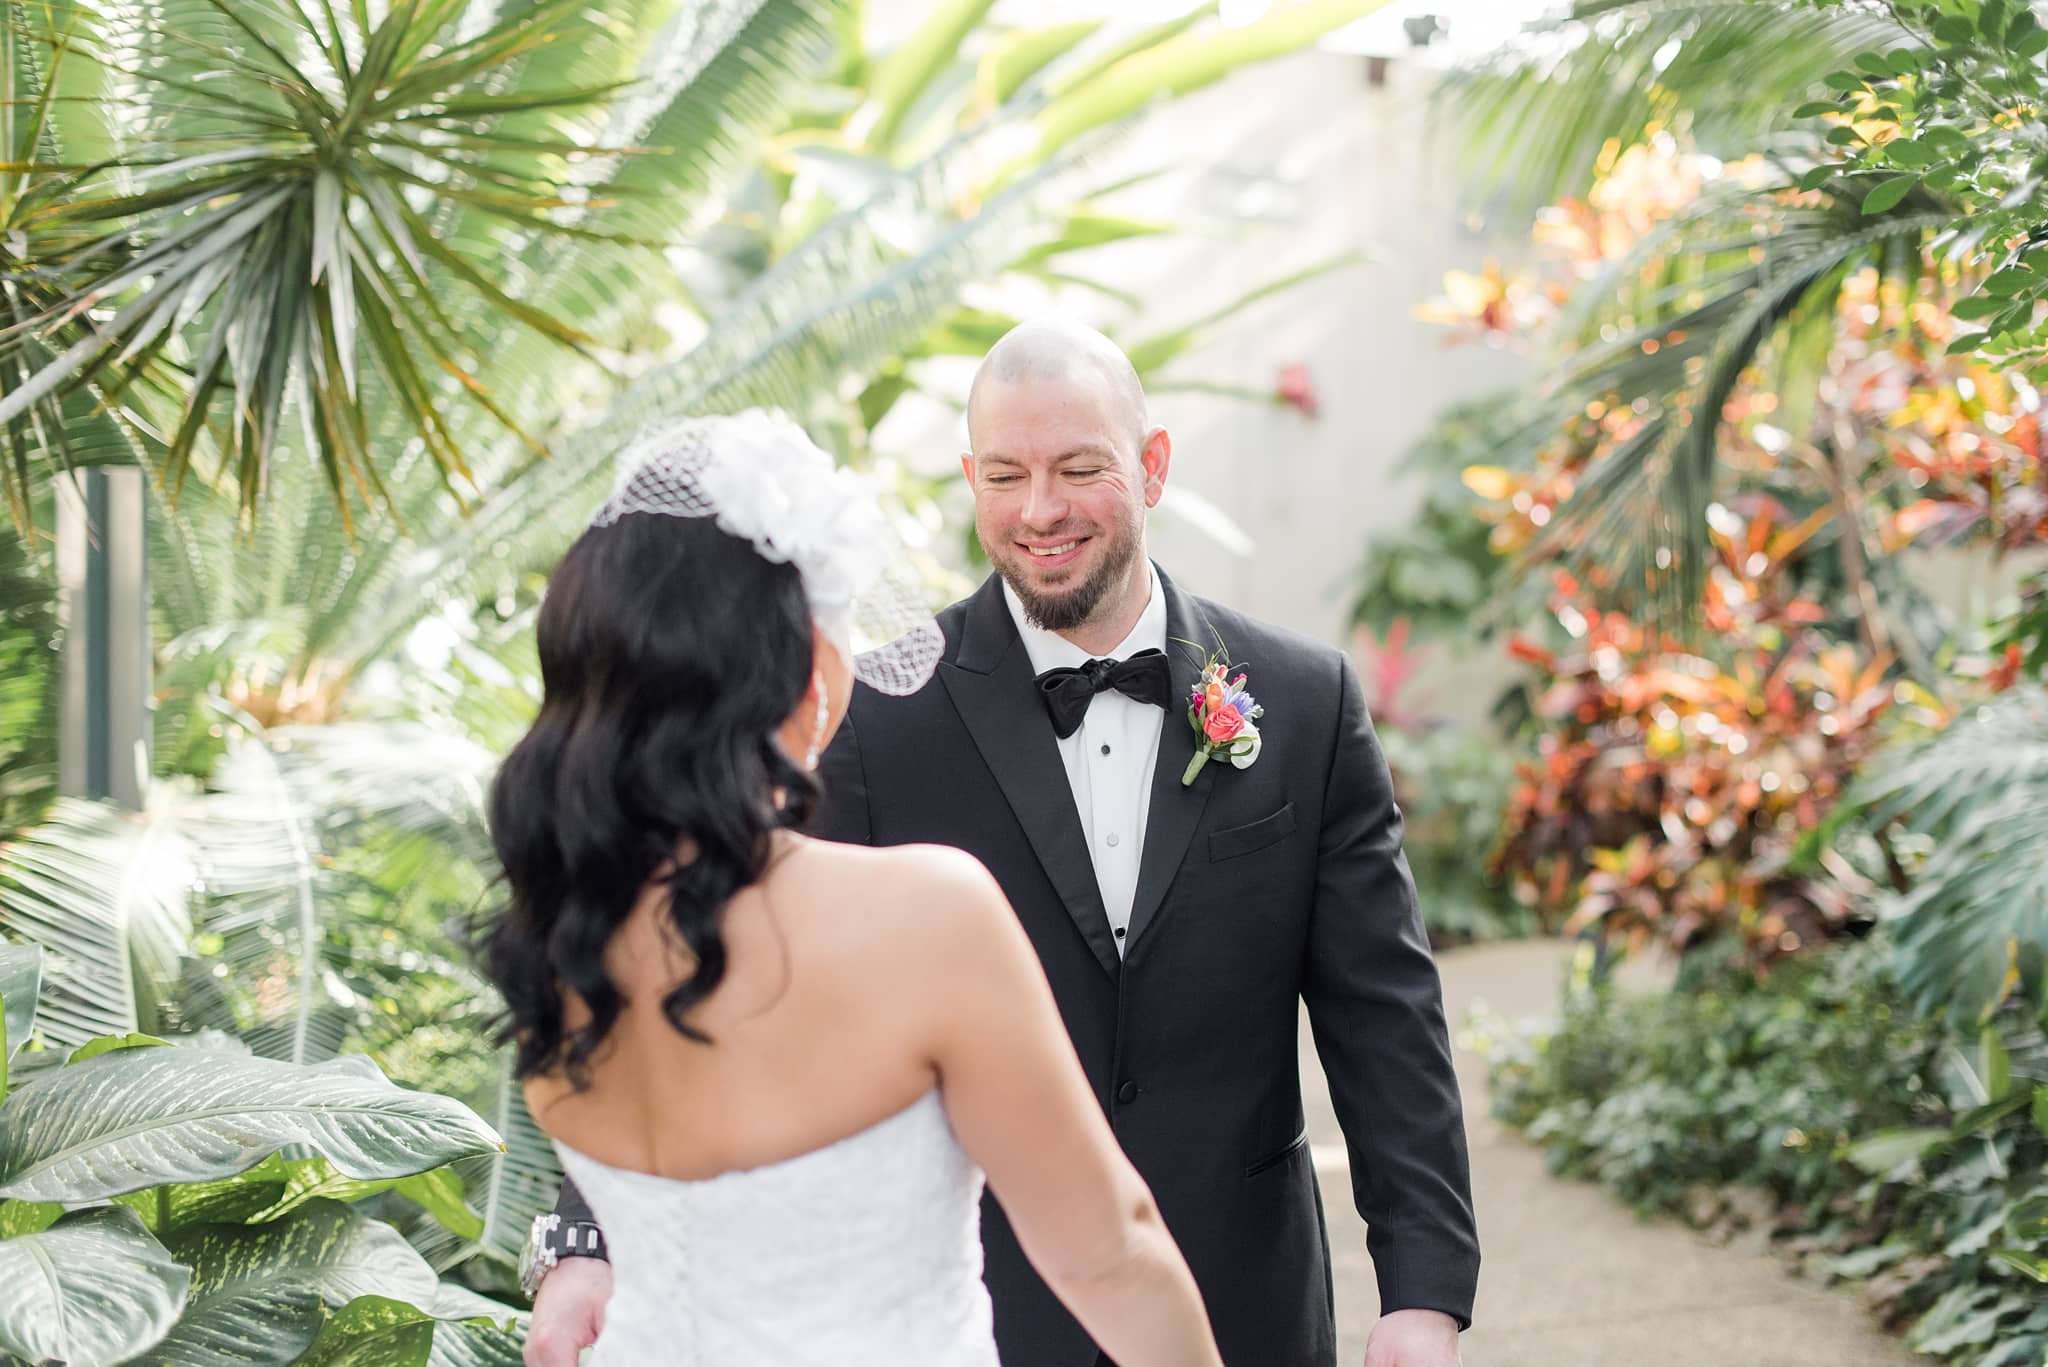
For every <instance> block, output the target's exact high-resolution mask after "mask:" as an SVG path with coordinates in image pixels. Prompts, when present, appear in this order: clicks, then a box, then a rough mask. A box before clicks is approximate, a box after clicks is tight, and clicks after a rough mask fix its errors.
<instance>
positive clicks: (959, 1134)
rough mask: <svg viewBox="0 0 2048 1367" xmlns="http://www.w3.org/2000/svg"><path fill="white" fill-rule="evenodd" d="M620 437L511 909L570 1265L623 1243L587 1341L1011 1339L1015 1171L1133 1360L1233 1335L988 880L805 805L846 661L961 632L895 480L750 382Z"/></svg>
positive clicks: (716, 1348)
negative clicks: (926, 603) (574, 1220)
mask: <svg viewBox="0 0 2048 1367" xmlns="http://www.w3.org/2000/svg"><path fill="white" fill-rule="evenodd" d="M622 469H623V474H622V478H621V481H620V483H619V486H618V489H617V491H616V492H615V493H614V494H613V496H612V497H611V499H610V500H609V501H607V503H606V504H605V505H604V507H603V508H601V509H600V510H599V511H598V513H597V515H596V516H595V518H594V519H593V520H592V522H591V525H590V528H589V529H588V530H587V531H586V532H585V533H584V534H583V536H582V538H581V539H580V540H579V541H578V542H577V543H576V544H575V546H574V547H572V548H571V549H570V551H569V553H568V554H567V555H566V556H565V557H564V558H563V560H562V562H561V565H560V566H559V567H558V568H557V570H556V571H555V574H554V577H553V579H552V580H551V581H550V583H549V586H548V591H547V596H546V600H545V602H544V603H543V605H542V608H541V612H540V618H539V624H538V631H537V634H538V641H539V650H540V662H541V674H542V680H543V683H544V688H545V696H544V699H543V701H542V704H541V709H540V714H539V717H538V718H537V719H536V721H535V722H534V724H533V728H532V730H531V731H529V732H528V733H527V735H526V736H525V737H524V738H523V739H522V740H521V741H520V742H519V744H518V745H517V746H516V747H515V748H514V749H513V751H512V753H511V754H510V755H509V756H508V757H507V758H506V761H505V764H504V766H503V769H502V770H501V772H500V773H499V776H498V778H497V781H496V784H495V786H494V788H493V791H492V794H491V824H492V831H493V837H494V839H495V841H496V844H497V850H498V854H499V857H500V859H501V861H502V863H503V866H504V869H505V874H506V879H507V883H508V885H509V889H510V895H509V898H508V901H507V905H506V906H505V907H504V908H503V909H502V911H500V912H499V913H497V914H496V916H495V917H493V919H492V920H491V921H490V923H489V924H488V925H487V926H486V927H485V932H484V936H483V945H482V949H483V959H484V963H485V966H486V968H487V971H488V972H489V974H490V976H491V977H492V979H493V980H494V981H495V982H496V983H497V985H498V987H499V988H500V990H501V991H502V992H503V993H504V997H505V1000H506V1002H507V1004H508V1007H509V1016H510V1023H509V1029H510V1031H511V1034H512V1038H513V1039H514V1040H515V1042H516V1047H517V1059H518V1069H519V1073H520V1076H521V1077H522V1078H523V1079H524V1083H525V1088H526V1096H527V1101H528V1104H529V1106H530V1107H531V1109H532V1111H533V1114H534V1117H535V1118H536V1120H538V1122H539V1123H540V1125H541V1127H542V1128H543V1129H544V1130H545V1131H546V1132H547V1133H548V1135H549V1136H550V1137H551V1138H552V1139H553V1141H554V1143H555V1146H556V1149H557V1152H558V1153H559V1154H560V1156H561V1159H562V1164H563V1167H564V1168H565V1169H566V1171H567V1173H568V1175H569V1176H570V1178H571V1179H572V1180H573V1181H574V1182H575V1183H576V1185H577V1186H578V1188H580V1189H581V1191H582V1193H583V1195H584V1197H585V1199H587V1200H588V1201H589V1202H590V1204H591V1206H592V1208H593V1210H594V1211H595V1213H596V1216H597V1219H598V1223H599V1225H600V1226H601V1227H602V1229H603V1231H604V1236H605V1238H606V1240H607V1242H608V1244H609V1256H610V1259H611V1263H610V1267H609V1269H607V1268H606V1267H605V1265H604V1264H603V1263H599V1262H595V1261H593V1260H591V1259H572V1260H568V1262H565V1263H564V1265H563V1267H562V1268H560V1269H558V1272H557V1274H556V1275H560V1273H562V1272H567V1271H568V1270H569V1268H570V1266H571V1265H580V1266H578V1267H577V1271H576V1275H578V1276H607V1275H608V1276H610V1277H611V1278H612V1279H613V1284H612V1291H611V1296H610V1300H609V1303H608V1305H607V1307H606V1309H605V1312H604V1315H603V1318H602V1323H601V1325H591V1326H589V1332H590V1333H594V1334H595V1335H596V1341H597V1342H596V1349H595V1352H594V1353H593V1354H591V1355H590V1357H589V1358H588V1361H589V1362H590V1363H592V1364H597V1365H598V1367H628V1365H629V1364H643V1363H644V1364H655V1363H660V1364H684V1365H687V1364H704V1367H797V1365H798V1364H812V1363H816V1364H826V1363H830V1364H834V1367H855V1365H858V1364H874V1365H875V1367H991V1365H992V1364H994V1363H995V1362H996V1350H995V1343H994V1338H993V1335H992V1332H991V1328H990V1310H989V1301H988V1295H987V1292H986V1290H985V1289H984V1288H983V1286H982V1283H981V1278H980V1272H981V1244H980V1237H979V1220H980V1195H981V1188H982V1184H983V1181H984V1174H986V1181H987V1183H988V1185H989V1186H990V1188H991V1189H992V1190H993V1191H994V1193H995V1195H996V1196H997V1198H998V1199H999V1200H1000V1201H1001V1202H1002V1205H1003V1208H1004V1210H1005V1211H1006V1212H1007V1213H1008V1214H1009V1217H1010V1219H1011V1221H1012V1222H1013V1223H1014V1225H1015V1227H1016V1230H1017V1234H1018V1236H1019V1239H1020V1240H1021V1242H1022V1244H1023V1247H1024V1249H1025V1251H1026V1252H1027V1253H1028V1255H1029V1256H1030V1258H1031V1261H1032V1263H1033V1265H1034V1266H1035V1267H1036V1268H1037V1269H1038V1271H1039V1272H1040V1273H1041V1274H1042V1275H1043V1276H1044V1278H1045V1280H1046V1282H1047V1284H1048V1285H1049V1286H1051V1287H1052V1288H1053V1290H1054V1291H1056V1292H1057V1293H1058V1294H1059V1296H1060V1299H1061V1300H1062V1301H1063V1302H1064V1303H1065V1304H1066V1305H1067V1307H1068V1308H1069V1309H1070V1310H1072V1311H1073V1313H1074V1315H1075V1316H1076V1318H1078V1319H1079V1320H1080V1322H1081V1323H1082V1324H1083V1325H1084V1326H1086V1327H1087V1329H1088V1331H1089V1332H1090V1333H1091V1334H1092V1335H1094V1337H1095V1340H1096V1342H1097V1343H1098V1344H1100V1345H1101V1347H1102V1348H1103V1350H1104V1351H1105V1352H1107V1353H1108V1354H1109V1355H1110V1356H1111V1357H1112V1358H1114V1359H1115V1360H1116V1361H1117V1362H1118V1363H1120V1364H1122V1365H1123V1367H1152V1365H1153V1364H1158V1365H1160V1367H1167V1365H1169V1364H1170V1367H1203V1365H1204V1364H1216V1363H1219V1362H1220V1359H1219V1358H1218V1356H1217V1352H1216V1347H1215V1343H1214V1340H1213V1339H1212V1337H1211V1335H1210V1332H1209V1327H1208V1323H1207V1319H1206V1317H1205V1315H1204V1312H1203V1308H1202V1304H1201V1299H1200V1296H1199V1293H1198V1292H1197V1291H1196V1289H1195V1283H1194V1280H1193V1278H1192V1277H1191V1276H1190V1274H1189V1272H1188V1268H1187V1265H1186V1263H1185V1262H1184V1261H1183V1259H1182V1257H1181V1254H1180V1251H1179V1249H1178V1248H1177V1247H1176V1246H1175V1245H1174V1242H1173V1239H1172V1237H1171V1236H1170V1235H1169V1234H1168V1233H1167V1230H1166V1228H1165V1226H1164V1224H1163V1223H1162V1222H1161V1220H1160V1217H1159V1212H1158V1210H1157V1208H1156V1207H1155V1206H1154V1204H1153V1201H1152V1197H1151V1193H1150V1192H1149V1191H1148V1190H1147V1189H1146V1186H1145V1183H1144V1181H1143V1180H1142V1179H1141V1178H1140V1177H1139V1176H1138V1174H1137V1173H1136V1172H1135V1171H1134V1170H1133V1169H1132V1167H1131V1165H1130V1163H1129V1162H1128V1161H1127V1160H1126V1159H1125V1157H1124V1155H1123V1152H1122V1151H1121V1150H1120V1149H1119V1148H1118V1146H1117V1143H1116V1140H1115V1138H1114V1136H1113V1135H1112V1134H1111V1132H1110V1128H1109V1125H1108V1122H1107V1121H1106V1120H1105V1118H1104V1116H1103V1112H1102V1110H1101V1108H1100V1107H1099V1106H1098V1105H1097V1104H1096V1101H1095V1099H1094V1097H1093V1095H1092V1093H1091V1092H1090V1090H1089V1086H1088V1083H1087V1081H1086V1079H1085V1078H1084V1076H1083V1074H1082V1071H1081V1067H1080V1064H1079V1062H1078V1061H1077V1060H1076V1058H1075V1056H1074V1052H1073V1047H1072V1045H1071V1044H1070V1043H1069V1042H1068V1038H1067V1035H1066V1032H1065V1030H1064V1029H1063V1028H1062V1026H1061V1023H1060V1019H1059V1016H1058V1014H1057V1012H1056V1010H1055V1008H1054V1005H1053V1000H1052V995H1051V992H1050V990H1049V989H1048V988H1047V986H1046V983H1045V980H1044V977H1043V976H1042V974H1041V972H1040V969H1039V966H1038V961H1037V959H1036V957H1035V956H1034V955H1033V953H1032V950H1031V946H1030V944H1029V942H1028V941H1027V940H1026V939H1025V936H1024V933H1023V931H1022V930H1021V929H1020V927H1019V926H1018V924H1017V922H1016V920H1015V919H1014V916H1013V914H1012V913H1011V911H1010V908H1009V906H1008V904H1007V903H1006V902H1005V900H1004V898H1003V894H1002V893H1001V891H1000V890H999V889H998V888H997V886H996V883H995V881H994V880H993V879H992V878H991V877H990V876H989V874H988V873H987V871H986V870H984V869H983V868H982V867H981V865H980V864H979V863H977V862H976V861H975V860H974V859H972V858H971V857H970V856H968V855H965V854H962V853H960V852H958V851H955V850H948V849H941V848H937V847H929V846H925V847H904V848H898V849H867V848H857V847H852V846H844V845H834V844H826V843H823V842H819V841H815V840H811V839H808V838H806V837H805V836H804V835H803V834H801V832H802V829H803V827H804V825H805V821H806V818H807V817H809V816H810V814H811V812H812V810H813V808H814V806H815V805H816V804H817V802H818V801H819V800H820V797H821V794H820V792H819V788H818V785H817V782H816V780H815V779H814V777H813V776H812V774H811V770H812V768H813V767H814V766H815V765H816V763H817V759H818V755H819V752H820V751H821V750H822V749H823V747H824V746H825V744H826V742H827V741H828V740H829V739H830V738H831V736H832V734H833V732H834V731H835V730H836V729H837V727H838V725H839V723H840V721H841V719H842V718H843V717H844V716H845V712H846V705H847V700H848V695H849V691H850V689H851V687H852V684H853V680H854V678H855V677H856V676H858V677H859V678H861V679H862V680H864V681H866V682H868V683H871V684H873V685H874V686H876V687H880V688H883V689H885V690H887V691H891V692H896V693H905V692H911V691H914V690H915V689H916V688H918V687H920V686H922V684H923V683H924V682H925V681H926V679H928V678H929V676H930V674H931V671H932V668H933V665H934V663H935V662H936V660H937V658H938V655H939V652H940V649H941V646H942V642H941V640H940V638H939V633H938V629H937V626H936V624H935V623H934V622H933V621H932V620H931V618H930V617H929V616H928V615H926V614H924V613H923V612H922V611H921V610H920V609H918V608H916V606H915V603H916V595H915V592H914V590H913V589H911V588H910V587H908V586H907V584H906V574H907V572H906V571H905V569H904V568H903V567H902V565H901V563H900V561H898V560H896V559H895V558H894V557H892V556H891V555H890V553H889V550H888V545H889V528H888V525H887V523H886V521H885V519H884V518H883V517H882V516H881V514H880V512H879V510H878V508H877V507H876V506H875V504H874V503H873V501H872V500H871V499H870V498H869V497H868V496H867V495H866V494H865V493H864V492H863V491H862V489H861V488H860V487H858V486H857V484H856V483H855V481H854V477H853V476H852V475H850V474H848V473H847V472H844V471H838V470H835V469H833V467H832V464H831V461H830V459H829V458H828V457H826V456H825V454H824V453H823V452H821V451H819V450H818V449H817V448H816V447H815V446H813V445H812V444H811V443H810V441H809V440H808V439H807V438H806V437H805V436H804V434H803V432H802V431H801V430H800V429H799V428H797V427H796V426H795V425H794V424H793V423H790V422H789V421H787V420H786V419H782V418H779V417H771V416H769V415H766V414H762V413H758V412H756V413H749V414H744V415H741V416H739V417H734V418H711V419H701V420H693V421H688V422H682V423H676V424H669V425H666V426H663V427H660V428H657V429H654V430H651V431H650V432H649V433H648V434H646V435H645V436H644V437H643V438H642V439H641V440H640V441H638V442H636V443H635V445H634V447H633V448H632V449H630V450H629V451H628V452H627V453H626V454H625V456H623V457H622ZM933 781H934V782H945V781H947V776H946V775H934V776H933ZM826 800H829V797H827V799H826ZM580 1346H581V1345H579V1344H559V1343H558V1344H544V1343H529V1344H528V1348H527V1358H528V1361H529V1362H531V1363H536V1364H547V1367H554V1364H558V1363H559V1364H568V1363H572V1362H574V1361H575V1354H576V1351H577V1349H578V1348H579V1347H580Z"/></svg>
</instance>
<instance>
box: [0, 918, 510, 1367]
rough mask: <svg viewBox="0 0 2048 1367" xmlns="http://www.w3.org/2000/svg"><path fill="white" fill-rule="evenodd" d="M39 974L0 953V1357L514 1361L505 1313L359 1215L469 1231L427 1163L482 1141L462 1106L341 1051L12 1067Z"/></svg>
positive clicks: (39, 1061) (137, 1038)
mask: <svg viewBox="0 0 2048 1367" xmlns="http://www.w3.org/2000/svg"><path fill="white" fill-rule="evenodd" d="M42 962H43V954H42V951H41V949H40V948H39V947H36V946H22V945H6V946H0V998H4V1006H5V1020H6V1026H7V1038H6V1045H5V1047H4V1050H0V1055H4V1057H0V1071H4V1070H5V1069H6V1068H7V1066H8V1065H9V1064H12V1065H14V1067H15V1071H16V1072H17V1073H18V1074H19V1076H18V1077H16V1078H15V1079H12V1084H13V1085H11V1086H8V1089H7V1092H6V1101H5V1104H4V1105H0V1267H4V1268H5V1270H6V1275H5V1276H4V1277H0V1286H4V1290H0V1350H4V1351H5V1352H7V1353H10V1354H13V1355H14V1356H15V1357H16V1358H18V1359H26V1360H28V1361H32V1362H43V1361H62V1362H67V1363H73V1364H77V1367H113V1364H119V1363H128V1362H138V1361H145V1360H146V1361H148V1362H151V1363H178V1364H188V1363H189V1364H193V1367H199V1364H208V1367H212V1365H213V1364H218V1363H222V1362H242V1363H252V1364H255V1363H274V1364H280V1365H281V1364H284V1363H290V1362H301V1361H330V1360H332V1361H342V1360H347V1361H375V1362H379V1363H386V1362H388V1363H394V1364H396V1363H409V1364H420V1365H421V1367H425V1364H428V1363H435V1364H441V1365H442V1367H456V1365H457V1364H460V1363H490V1364H507V1367H509V1364H513V1363H516V1362H517V1361H518V1348H517V1340H516V1338H514V1337H513V1336H511V1335H510V1334H508V1333H507V1332H505V1328H504V1327H503V1326H508V1325H510V1324H511V1323H512V1322H513V1321H514V1320H515V1319H516V1312H514V1311H513V1310H512V1309H511V1308H510V1307H508V1306H503V1305H498V1304H496V1303H494V1302H489V1301H486V1300H484V1299H483V1298H481V1297H477V1296H474V1295H471V1294H469V1293H466V1292H464V1291H462V1290H461V1289H460V1288H455V1287H444V1286H442V1285H441V1283H440V1279H439V1278H438V1277H437V1276H436V1275H435V1273H434V1272H433V1270H432V1269H431V1268H430V1267H429V1266H428V1265H427V1264H426V1263H425V1262H424V1261H422V1260H421V1258H420V1257H419V1255H418V1254H417V1253H415V1252H414V1251H413V1250H412V1248H411V1247H410V1246H409V1245H408V1244H407V1243H406V1242H405V1240H404V1238H403V1237H402V1236H400V1234H399V1233H398V1232H397V1231H396V1230H395V1229H394V1228H392V1227H391V1226H390V1225H389V1224H387V1223H384V1222H382V1221H380V1220H377V1219H375V1218H373V1217H372V1215H370V1214H369V1213H368V1211H367V1209H366V1208H365V1206H364V1204H362V1203H364V1202H366V1201H368V1200H370V1199H371V1198H376V1197H378V1196H380V1195H381V1194H383V1193H387V1192H392V1193H398V1194H400V1195H402V1196H403V1197H405V1198H407V1199H408V1200H409V1201H411V1202H414V1203H417V1205H418V1206H419V1207H420V1208H421V1209H423V1210H426V1211H430V1212H432V1213H433V1215H434V1216H435V1217H436V1218H438V1219H442V1220H445V1221H448V1222H449V1223H450V1224H452V1225H454V1226H457V1227H459V1228H462V1229H466V1230H473V1229H474V1227H475V1226H476V1224H477V1217H476V1216H475V1214H474V1212H472V1211H470V1210H469V1209H468V1207H467V1206H466V1204H465V1202H464V1200H463V1192H462V1188H461V1185H460V1184H459V1182H457V1181H456V1180H455V1179H454V1178H453V1176H452V1174H451V1173H450V1172H449V1171H448V1169H447V1167H446V1166H445V1165H446V1164H448V1163H450V1162H452V1161H454V1160H456V1159H459V1158H462V1157H465V1156H467V1155H471V1154H478V1153H484V1152H489V1151H491V1150H494V1149H496V1148H498V1147H499V1142H498V1139H497V1136H496V1135H495V1134H493V1133H492V1132H491V1130H490V1129H489V1128H488V1127H486V1126H485V1125H484V1124H483V1123H482V1122H481V1121H480V1120H478V1119H477V1118H476V1116H475V1115H474V1114H473V1113H471V1112H470V1111H469V1110H468V1109H467V1108H466V1107H464V1106H462V1105H461V1104H459V1103H457V1102H455V1101H452V1100H449V1099H448V1098H445V1097H439V1096H433V1095H430V1094H423V1093H417V1092H407V1091H403V1090H401V1089H399V1088H396V1087H394V1086H392V1085H391V1084H390V1083H389V1082H387V1081H386V1080H385V1079H384V1077H383V1075H382V1074H381V1073H379V1072H378V1071H377V1069H376V1067H375V1066H374V1065H372V1064H371V1063H369V1061H368V1060H366V1059H363V1058H361V1057H359V1056H357V1057H351V1058H344V1059H336V1060H333V1061H331V1062H329V1063H325V1064H321V1065H319V1066H316V1067H301V1066H297V1065H292V1064H288V1063H281V1062H277V1061H273V1060H267V1059H260V1058H255V1057H252V1056H250V1055H249V1054H247V1053H246V1052H243V1051H240V1050H238V1049H235V1048H231V1047H226V1046H225V1044H222V1043H210V1044H209V1043H197V1044H191V1045H185V1046H175V1045H168V1044H166V1043H164V1042H163V1041H161V1040H156V1039H151V1038H149V1037H147V1036H141V1035H122V1036H110V1037H104V1038H101V1039H98V1040H94V1041H91V1042H88V1043H87V1044H85V1045H84V1046H83V1047H80V1048H78V1049H75V1050H71V1051H68V1054H67V1052H66V1051H63V1050H60V1049H50V1048H48V1047H45V1046H47V1044H48V1039H47V1036H41V1037H37V1038H35V1040H34V1042H35V1044H36V1045H37V1046H39V1047H38V1048H34V1049H30V1050H27V1051H26V1052H25V1051H24V1046H25V1045H29V1044H30V1043H31V1039H32V1035H33V1034H34V1033H35V1031H36V1024H37V1019H36V1008H37V999H38V986H39V979H40V976H41V966H42ZM8 1081H9V1080H8V1079H6V1078H5V1077H4V1075H0V1085H6V1084H7V1082H8ZM286 1154H290V1155H293V1156H291V1157H286V1156H285V1155H286ZM397 1325H405V1326H409V1328H408V1329H407V1331H406V1332H404V1333H398V1332H396V1331H395V1328H394V1326H397Z"/></svg>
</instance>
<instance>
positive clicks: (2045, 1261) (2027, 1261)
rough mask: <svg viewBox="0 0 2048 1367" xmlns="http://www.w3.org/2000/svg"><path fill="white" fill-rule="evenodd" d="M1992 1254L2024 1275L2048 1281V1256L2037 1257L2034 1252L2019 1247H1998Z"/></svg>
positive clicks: (2040, 1280)
mask: <svg viewBox="0 0 2048 1367" xmlns="http://www.w3.org/2000/svg"><path fill="white" fill-rule="evenodd" d="M1991 1256H1992V1257H1994V1258H1997V1259H1998V1260H1999V1261H2000V1262H2003V1263H2004V1264H2005V1265H2006V1266H2007V1267H2010V1268H2012V1269H2013V1270H2014V1271H2016V1272H2019V1273H2021V1274H2022V1275H2024V1276H2028V1277H2032V1278H2033V1279H2034V1280H2035V1281H2037V1282H2048V1258H2041V1257H2036V1256H2035V1255H2034V1254H2032V1253H2028V1252H2026V1251H2025V1250H2024V1249H2018V1248H2001V1249H1996V1250H1994V1251H1993V1252H1992V1254H1991Z"/></svg>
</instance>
